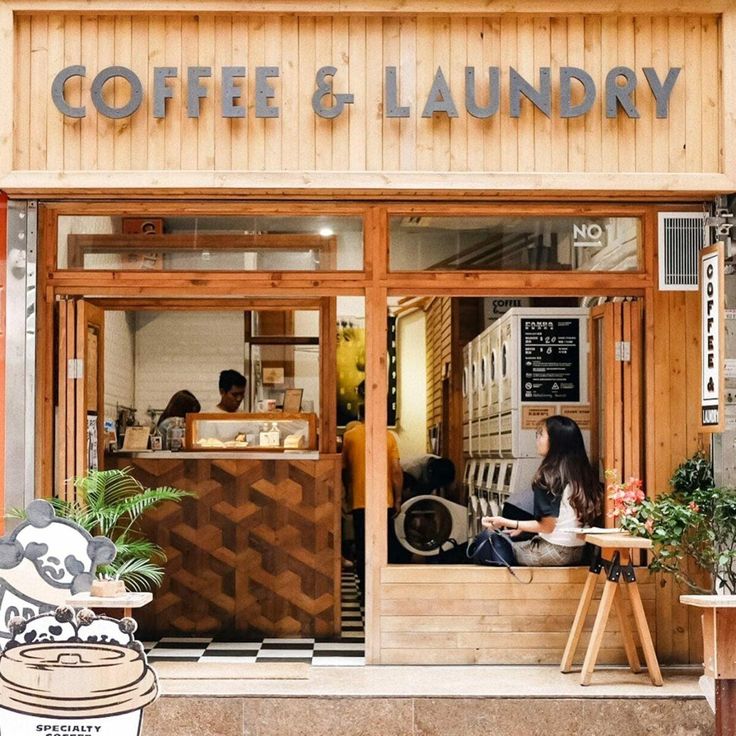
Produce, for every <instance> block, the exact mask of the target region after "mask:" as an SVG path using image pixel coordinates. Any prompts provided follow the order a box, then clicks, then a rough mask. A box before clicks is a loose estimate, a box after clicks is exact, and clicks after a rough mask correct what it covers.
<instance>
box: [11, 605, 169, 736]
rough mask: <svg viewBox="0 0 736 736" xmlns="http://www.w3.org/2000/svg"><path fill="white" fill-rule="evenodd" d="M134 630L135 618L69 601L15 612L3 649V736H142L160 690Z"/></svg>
mask: <svg viewBox="0 0 736 736" xmlns="http://www.w3.org/2000/svg"><path fill="white" fill-rule="evenodd" d="M136 628H137V625H136V622H135V621H134V620H133V619H132V618H122V619H114V618H110V617H108V616H97V615H95V613H94V612H93V611H91V610H89V609H83V610H81V611H79V612H78V613H75V611H74V609H73V608H70V607H68V606H60V607H59V608H57V609H56V610H55V611H54V612H53V613H44V614H40V615H38V616H34V617H32V618H30V619H24V618H23V617H22V616H14V617H13V618H11V619H10V621H9V629H10V636H11V638H10V640H9V641H8V643H7V646H6V647H5V649H4V651H3V652H1V653H0V683H2V686H1V687H0V736H32V735H33V734H38V733H68V734H72V733H75V734H76V733H78V734H82V733H84V734H88V733H89V734H98V736H140V731H141V725H142V712H143V709H144V708H145V707H146V706H148V705H150V704H151V703H153V702H154V701H155V700H156V699H157V698H158V695H159V688H158V680H157V678H156V674H155V672H154V671H153V670H152V669H151V667H150V666H149V665H148V662H147V659H146V655H145V652H144V648H143V644H142V643H141V642H139V641H137V640H136V639H135V638H134V634H135V631H136Z"/></svg>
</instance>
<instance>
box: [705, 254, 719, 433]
mask: <svg viewBox="0 0 736 736" xmlns="http://www.w3.org/2000/svg"><path fill="white" fill-rule="evenodd" d="M724 310H725V303H724V293H723V244H722V243H716V244H715V245H711V246H709V247H708V248H703V250H702V251H701V254H700V329H701V337H700V355H701V402H700V423H701V426H702V431H703V432H722V431H723V411H724V407H723V379H724V373H723V345H724V337H725V335H724V328H725V321H724Z"/></svg>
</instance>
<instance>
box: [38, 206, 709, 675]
mask: <svg viewBox="0 0 736 736" xmlns="http://www.w3.org/2000/svg"><path fill="white" fill-rule="evenodd" d="M692 207H693V209H698V206H696V205H692ZM665 209H667V207H666V206H661V205H657V204H656V203H651V204H645V205H642V204H627V203H611V204H607V203H586V202H579V203H573V204H538V203H537V204H534V203H529V202H527V203H519V202H494V203H489V204H467V205H466V204H458V203H456V202H446V203H441V204H440V203H437V202H432V201H428V202H413V203H411V204H409V203H406V202H399V201H397V202H391V201H371V200H366V201H361V202H339V203H334V204H329V205H328V204H325V203H324V202H321V201H314V202H304V201H289V202H279V203H274V202H263V201H254V202H243V203H233V202H232V201H230V202H210V201H206V200H203V201H199V202H189V201H186V202H185V201H181V202H172V201H170V200H164V201H161V200H155V201H154V200H152V201H146V202H118V203H113V202H84V203H80V202H63V203H49V204H46V203H43V204H42V206H41V208H40V224H41V243H40V259H39V294H43V295H44V298H43V299H41V300H39V336H38V367H37V370H38V373H37V376H38V377H37V380H38V389H39V390H38V396H39V401H38V406H37V410H38V412H39V413H38V418H39V419H43V417H44V416H46V417H48V416H49V415H50V416H53V406H52V395H51V393H52V392H51V390H50V387H51V385H52V381H53V363H52V361H51V359H50V356H51V355H52V351H53V314H52V313H51V310H50V309H49V305H53V302H54V300H55V299H56V298H57V297H59V296H88V297H90V296H94V297H108V298H114V299H119V300H121V301H125V302H127V301H128V300H130V299H131V298H136V299H139V300H142V302H145V300H152V301H157V300H159V299H161V298H165V297H176V296H177V295H178V296H181V294H182V292H183V291H186V294H187V296H188V297H189V299H191V300H192V301H191V302H189V299H188V300H187V301H188V303H191V304H192V305H194V304H195V303H197V301H198V300H211V299H213V298H219V299H222V300H223V303H224V301H226V300H228V299H233V300H237V301H238V302H239V303H242V302H241V300H247V299H251V298H252V299H260V298H268V297H271V296H273V295H274V289H278V294H277V295H276V296H277V298H284V299H287V300H288V299H290V298H294V297H297V298H305V297H312V298H319V297H336V296H362V297H364V298H365V315H366V376H367V379H368V380H367V381H366V405H367V411H366V461H367V467H371V468H373V470H374V472H373V473H372V474H371V477H370V478H368V479H367V493H368V504H367V509H366V565H367V575H366V584H367V589H368V593H369V595H368V607H367V609H366V643H367V649H366V656H367V661H368V662H369V663H371V662H378V661H380V650H381V645H380V637H379V635H378V634H379V631H380V610H381V609H380V606H381V594H380V591H381V570H382V568H385V567H386V565H387V561H386V560H387V558H386V555H387V550H386V515H385V508H384V503H385V488H382V484H381V483H380V481H379V479H381V478H385V477H386V432H385V427H386V420H387V417H386V402H385V400H384V399H383V398H382V397H385V395H386V391H387V373H386V349H385V348H386V324H387V322H386V318H387V315H388V305H387V299H388V297H389V296H436V295H442V296H448V297H453V296H455V297H460V296H465V297H472V296H485V295H489V294H493V295H498V296H518V297H526V296H545V295H546V296H612V297H615V296H636V297H644V299H645V303H646V304H649V303H651V299H652V297H653V295H654V293H655V289H656V283H655V278H656V268H655V266H656V262H655V251H656V237H657V234H656V233H657V231H656V215H657V212H659V211H663V210H665ZM678 209H682V207H678ZM184 213H185V214H187V215H190V216H191V215H196V214H202V215H205V214H208V215H218V214H219V215H227V214H232V215H244V214H247V215H254V214H259V215H262V216H268V215H282V216H285V215H319V214H321V215H345V216H360V217H362V218H363V260H364V263H363V269H362V270H360V271H341V272H299V271H293V272H237V271H232V272H208V271H198V272H177V271H168V272H155V273H145V272H137V271H128V272H124V271H118V272H116V271H102V270H99V271H97V270H96V271H60V270H57V269H56V252H57V228H56V224H57V217H58V216H59V215H65V214H71V215H85V214H86V215H105V214H106V215H116V216H126V215H128V216H137V217H140V216H153V215H159V216H160V215H162V214H163V215H166V214H169V215H172V216H173V215H180V214H184ZM420 213H424V214H434V215H438V214H442V215H444V216H463V215H469V214H473V215H475V216H480V215H498V214H502V213H503V214H508V215H515V214H521V213H530V214H531V213H533V214H535V215H540V214H544V213H549V214H550V215H552V214H558V215H559V214H566V215H574V214H583V215H589V216H630V217H640V218H641V245H640V247H641V249H642V252H641V254H640V257H641V259H640V263H641V264H642V269H641V270H639V271H621V272H580V271H570V272H559V271H517V272H510V271H454V272H426V271H422V272H412V271H408V272H395V273H391V272H390V271H389V269H388V247H389V242H388V233H389V218H390V217H391V216H395V215H402V214H420ZM646 319H647V321H646V342H645V344H646V351H647V354H650V350H651V348H652V346H653V324H652V323H651V321H650V320H651V318H650V317H647V318H646ZM650 363H651V361H649V360H648V359H647V362H646V368H645V372H646V376H647V380H649V379H650V377H651V373H652V370H653V367H652V366H651V365H650ZM645 401H646V407H647V410H648V409H649V408H650V404H651V397H650V396H647V397H646V399H645ZM38 426H40V427H43V426H44V425H43V423H39V425H38ZM45 431H46V430H45ZM49 439H51V435H49V438H48V439H46V438H45V437H44V439H42V440H41V441H39V442H38V444H37V469H38V468H39V465H42V464H43V457H41V456H42V455H43V449H44V447H46V446H47V443H48V441H49ZM39 477H43V476H40V475H39Z"/></svg>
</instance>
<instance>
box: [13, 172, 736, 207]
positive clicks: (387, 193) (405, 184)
mask: <svg viewBox="0 0 736 736" xmlns="http://www.w3.org/2000/svg"><path fill="white" fill-rule="evenodd" d="M336 182H339V185H340V186H339V187H338V188H336V187H335V183H336ZM491 182H493V188H489V185H490V183H491ZM0 189H3V190H4V191H6V192H7V193H8V194H9V195H10V196H11V197H14V198H18V199H24V198H43V197H55V196H56V197H58V196H63V197H65V198H67V199H68V198H84V199H109V198H110V197H115V196H124V197H127V198H130V199H150V198H151V197H161V196H166V197H179V198H181V197H191V196H192V193H193V192H196V195H197V197H198V198H199V199H201V200H206V199H223V198H228V197H232V198H237V199H243V198H244V197H254V196H255V197H261V198H276V199H282V200H283V199H284V198H296V199H314V198H315V197H317V198H329V199H331V200H335V199H339V198H340V197H342V198H343V199H346V200H356V199H361V198H365V197H371V198H378V199H395V198H397V197H399V198H407V199H426V198H427V197H432V198H437V199H448V198H450V197H454V198H460V199H466V198H477V199H481V200H490V201H493V200H500V199H507V198H515V197H516V198H520V199H527V200H534V199H539V200H545V201H547V202H548V201H550V200H551V199H563V198H568V199H569V197H570V196H571V195H572V196H576V197H586V198H590V199H597V200H601V199H611V197H612V196H616V197H619V196H624V197H627V198H629V199H636V200H638V201H641V200H642V199H657V198H665V197H666V198H667V199H670V200H672V199H673V198H675V199H696V200H697V199H702V198H703V197H708V196H713V195H715V194H721V193H723V192H731V191H734V190H736V180H734V179H733V178H732V177H731V176H727V175H726V174H723V173H720V172H706V173H656V172H647V173H627V174H621V173H592V174H591V173H582V172H581V173H549V174H548V173H529V172H523V173H515V172H511V173H509V172H460V171H453V172H444V171H433V172H407V173H403V172H390V171H387V172H360V173H358V172H347V171H345V172H341V171H325V172H319V171H297V172H292V171H288V172H287V171H284V172H242V171H220V172H214V171H119V172H114V171H81V172H76V171H43V172H37V171H13V172H11V173H8V174H5V175H3V176H0Z"/></svg>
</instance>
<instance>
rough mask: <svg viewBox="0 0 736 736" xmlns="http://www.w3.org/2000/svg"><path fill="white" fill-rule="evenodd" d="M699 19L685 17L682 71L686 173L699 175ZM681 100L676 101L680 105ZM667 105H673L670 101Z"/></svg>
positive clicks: (700, 21) (700, 129) (701, 148)
mask: <svg viewBox="0 0 736 736" xmlns="http://www.w3.org/2000/svg"><path fill="white" fill-rule="evenodd" d="M702 35H703V26H702V19H701V18H698V17H696V16H692V15H690V16H686V17H685V49H684V53H685V59H684V64H683V71H682V72H680V74H683V73H684V74H685V80H684V82H685V92H684V99H685V100H687V107H686V108H685V131H686V138H687V145H686V150H685V151H684V153H685V170H686V171H699V170H700V167H701V166H702V165H703V140H702V137H703V118H704V111H703V100H702V92H703V87H702V84H701V82H700V81H699V80H701V79H702V75H703V70H702V60H701V54H702V52H703V50H702ZM682 100H683V96H681V97H679V98H678V101H682ZM670 104H675V99H674V98H673V99H672V101H671V103H670Z"/></svg>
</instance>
